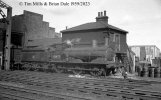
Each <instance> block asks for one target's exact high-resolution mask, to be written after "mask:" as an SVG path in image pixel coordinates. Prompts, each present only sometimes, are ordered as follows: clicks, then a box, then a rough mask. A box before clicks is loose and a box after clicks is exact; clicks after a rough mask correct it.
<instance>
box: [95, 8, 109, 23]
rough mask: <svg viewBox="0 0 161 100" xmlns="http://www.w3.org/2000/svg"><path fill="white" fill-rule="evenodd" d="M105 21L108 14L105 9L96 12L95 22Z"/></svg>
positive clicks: (106, 21)
mask: <svg viewBox="0 0 161 100" xmlns="http://www.w3.org/2000/svg"><path fill="white" fill-rule="evenodd" d="M99 21H101V22H105V23H108V16H106V10H104V13H103V12H98V16H97V17H96V22H99Z"/></svg>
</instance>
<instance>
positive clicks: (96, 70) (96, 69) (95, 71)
mask: <svg viewBox="0 0 161 100" xmlns="http://www.w3.org/2000/svg"><path fill="white" fill-rule="evenodd" d="M90 74H91V75H92V76H100V75H101V74H102V70H101V69H98V68H93V69H92V71H91V72H90Z"/></svg>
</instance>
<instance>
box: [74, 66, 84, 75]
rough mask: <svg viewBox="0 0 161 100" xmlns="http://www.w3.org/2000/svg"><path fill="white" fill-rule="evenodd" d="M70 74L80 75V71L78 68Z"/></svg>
mask: <svg viewBox="0 0 161 100" xmlns="http://www.w3.org/2000/svg"><path fill="white" fill-rule="evenodd" d="M72 72H73V74H75V75H77V74H81V73H82V70H81V69H80V68H79V67H75V69H74V70H73V71H72Z"/></svg>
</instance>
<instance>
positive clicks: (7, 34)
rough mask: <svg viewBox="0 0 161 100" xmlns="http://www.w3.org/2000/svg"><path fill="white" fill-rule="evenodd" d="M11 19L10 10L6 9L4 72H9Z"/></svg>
mask: <svg viewBox="0 0 161 100" xmlns="http://www.w3.org/2000/svg"><path fill="white" fill-rule="evenodd" d="M11 18H12V8H11V7H9V8H7V23H6V24H7V27H6V45H5V62H4V63H5V70H10V51H11Z"/></svg>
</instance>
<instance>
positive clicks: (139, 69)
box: [137, 66, 141, 76]
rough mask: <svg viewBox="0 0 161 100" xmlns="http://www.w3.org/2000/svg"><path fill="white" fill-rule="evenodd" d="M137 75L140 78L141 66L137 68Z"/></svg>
mask: <svg viewBox="0 0 161 100" xmlns="http://www.w3.org/2000/svg"><path fill="white" fill-rule="evenodd" d="M137 73H138V76H141V66H137Z"/></svg>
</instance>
